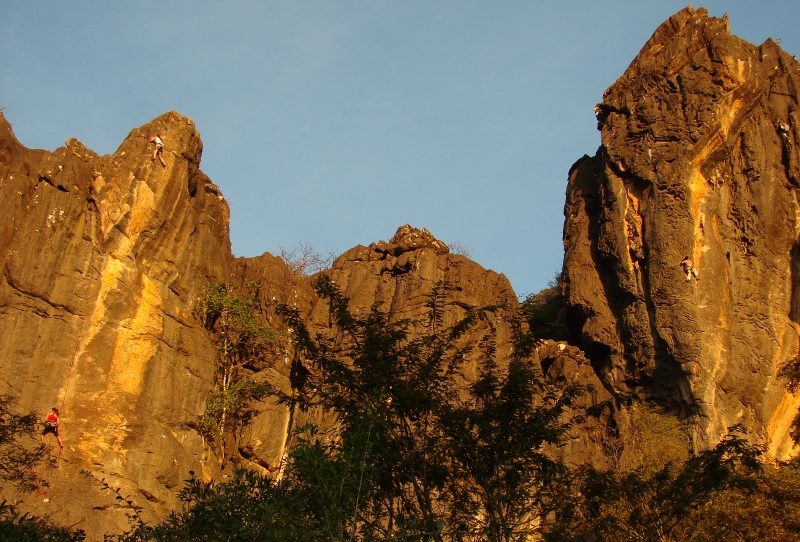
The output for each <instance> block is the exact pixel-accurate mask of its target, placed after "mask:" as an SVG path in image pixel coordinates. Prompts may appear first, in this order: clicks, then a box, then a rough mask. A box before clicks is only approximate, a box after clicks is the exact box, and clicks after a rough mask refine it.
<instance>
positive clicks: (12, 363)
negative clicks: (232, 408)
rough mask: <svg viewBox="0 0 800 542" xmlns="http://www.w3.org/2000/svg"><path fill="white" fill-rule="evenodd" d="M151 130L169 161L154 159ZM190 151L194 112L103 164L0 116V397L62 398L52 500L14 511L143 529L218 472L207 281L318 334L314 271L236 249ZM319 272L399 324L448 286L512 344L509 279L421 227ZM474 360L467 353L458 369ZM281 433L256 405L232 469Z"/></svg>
mask: <svg viewBox="0 0 800 542" xmlns="http://www.w3.org/2000/svg"><path fill="white" fill-rule="evenodd" d="M156 133H158V134H160V135H161V138H162V140H163V141H164V143H165V145H166V150H165V152H164V158H165V161H166V166H164V167H162V166H161V164H160V162H158V161H155V162H154V161H152V160H151V156H152V151H153V147H152V145H151V144H150V143H148V138H149V137H150V136H152V135H155V134H156ZM201 152H202V142H201V140H200V137H199V134H198V133H197V131H196V129H195V127H194V125H193V123H192V121H191V120H189V119H188V118H186V117H183V116H181V115H179V114H177V113H167V114H165V115H162V116H161V117H159V118H157V119H155V120H154V121H152V122H150V123H148V124H146V125H144V126H142V127H140V128H137V129H134V130H133V131H131V133H130V134H129V135H128V137H127V138H126V139H125V141H124V142H123V143H122V145H120V147H119V148H118V149H117V150H116V152H114V153H113V154H112V155H109V156H98V155H96V154H95V153H93V152H92V151H90V150H89V149H87V148H85V147H84V146H83V145H81V144H80V143H79V142H78V141H75V140H70V141H68V142H67V143H66V144H65V146H64V147H62V148H59V149H57V150H56V151H54V152H52V153H50V152H46V151H39V150H30V149H27V148H25V147H23V146H22V145H21V144H20V143H19V142H18V141H17V139H16V138H15V136H14V134H13V132H12V130H11V127H10V126H9V125H8V123H7V122H6V121H5V119H4V118H3V117H2V116H1V115H0V193H2V195H3V197H2V198H0V213H2V216H3V217H4V218H5V220H4V221H3V222H2V223H0V255H2V256H1V257H0V265H2V276H1V277H0V330H1V331H2V333H0V359H2V360H3V361H2V363H0V383H2V384H0V392H3V393H11V394H13V395H14V396H15V397H17V399H18V403H19V406H20V407H21V408H23V409H26V410H35V411H37V412H39V413H41V414H44V413H46V412H48V411H49V409H50V407H51V406H54V405H55V406H58V407H59V408H60V410H61V431H62V438H63V440H64V444H65V449H64V451H63V455H62V456H60V461H59V468H58V469H57V470H53V471H44V472H42V473H40V475H41V476H42V478H44V479H45V480H46V481H47V482H48V484H49V489H48V494H47V501H45V499H44V498H43V497H38V498H37V497H33V496H26V497H24V502H23V503H22V507H23V509H24V510H26V511H29V512H33V513H36V514H51V515H52V517H53V519H54V520H56V521H57V522H59V523H62V524H65V525H74V526H77V527H80V528H83V529H85V530H86V531H87V532H88V533H89V535H90V539H98V540H99V539H102V535H103V534H104V533H110V532H118V531H121V530H125V529H127V528H128V527H129V524H128V517H127V515H128V514H130V513H132V512H133V510H132V508H131V505H130V504H129V502H128V501H130V503H133V504H134V505H135V506H137V507H140V509H139V512H138V513H139V514H140V516H141V517H142V518H143V519H144V520H145V521H155V520H158V519H160V518H162V517H163V516H164V515H165V514H166V513H167V512H168V511H170V510H172V509H174V508H175V507H176V506H177V505H178V502H177V500H176V494H177V491H178V490H179V489H180V488H181V487H182V486H183V481H184V480H185V479H186V478H188V477H189V472H190V471H193V472H195V474H196V475H198V476H200V477H202V478H205V479H209V478H212V477H218V476H220V475H221V474H222V473H220V471H219V467H218V462H217V461H216V460H215V458H214V457H213V456H212V455H211V454H210V452H209V450H208V448H207V447H206V446H204V445H203V442H202V440H201V438H200V436H199V435H198V433H197V431H196V430H195V429H193V428H192V427H193V425H194V424H195V423H196V422H197V419H198V416H199V415H200V414H202V413H203V411H204V410H205V402H206V400H207V399H208V397H209V395H210V392H211V390H212V388H213V384H214V367H215V356H216V352H215V350H214V348H213V345H212V343H211V341H210V339H209V337H208V336H207V334H206V332H205V331H204V330H203V329H202V327H201V326H200V323H199V322H198V321H197V320H196V319H195V318H194V317H193V316H192V306H193V304H194V302H195V300H196V299H197V296H198V295H199V294H200V293H201V291H202V290H203V288H204V287H205V286H206V285H208V284H210V283H220V282H229V283H237V282H238V281H242V280H256V281H257V282H259V283H260V285H261V293H262V295H263V296H264V299H265V300H266V301H267V303H266V304H265V306H266V307H267V313H268V317H269V318H270V321H271V323H272V324H273V325H274V326H275V327H277V328H279V329H281V326H282V323H281V322H280V320H279V319H278V318H277V317H276V316H275V314H274V312H273V311H272V309H274V307H275V305H276V304H278V303H286V304H289V305H293V306H296V307H297V308H298V309H299V310H300V311H301V313H302V314H303V315H304V316H305V318H306V319H307V321H308V326H309V328H311V329H316V330H318V331H322V332H326V330H328V326H329V321H328V316H329V314H328V309H327V305H326V302H324V301H322V300H320V299H318V298H317V296H316V294H315V292H314V290H313V288H312V286H311V278H309V277H302V276H299V275H296V274H293V273H292V272H291V271H290V270H289V268H288V267H287V265H286V264H285V262H283V260H281V259H280V258H276V257H274V256H271V255H269V254H264V255H262V256H260V257H257V258H238V259H235V258H234V257H233V256H232V255H231V251H230V242H229V238H228V218H229V216H228V207H227V204H226V202H225V200H224V199H223V197H222V195H221V193H220V191H219V189H218V188H217V187H216V186H215V185H214V184H213V183H212V182H211V181H210V180H209V179H208V178H207V177H206V176H205V175H204V174H203V173H202V172H201V171H200V169H199V164H200V156H201ZM326 273H327V274H328V275H329V276H330V277H331V278H332V279H333V280H334V281H335V282H336V284H337V285H338V286H339V288H340V290H341V291H342V293H343V294H344V295H346V296H348V297H350V298H351V299H352V302H351V310H352V311H354V312H356V313H358V311H367V310H369V309H370V308H371V307H372V306H373V305H375V304H376V303H377V304H378V305H379V306H380V307H381V308H382V309H383V310H384V311H386V312H388V313H389V314H390V315H391V318H397V319H399V318H416V317H419V316H421V315H423V313H424V310H425V309H424V303H425V301H426V300H427V299H428V296H429V295H430V292H431V290H432V288H433V287H434V285H436V284H440V283H441V284H445V283H446V284H448V285H449V286H448V288H447V289H446V294H445V295H444V296H443V303H444V306H445V310H444V320H445V323H452V322H455V321H456V320H457V319H459V318H461V317H462V316H463V315H464V314H465V311H466V310H467V309H468V308H470V307H478V306H483V305H490V304H491V305H500V308H498V309H497V310H495V311H494V312H493V313H491V314H490V315H489V316H488V317H487V318H486V319H483V320H482V321H481V322H480V324H479V326H478V330H477V331H478V332H480V333H483V332H486V331H487V330H492V331H494V332H495V333H496V335H497V344H498V350H500V351H509V350H510V348H511V344H510V338H511V335H512V325H513V321H514V318H513V316H514V315H515V314H516V311H517V299H516V296H515V295H514V292H513V291H512V289H511V286H510V284H509V283H508V280H507V279H506V278H505V277H504V276H503V275H498V274H497V273H495V272H493V271H490V270H486V269H483V268H482V267H480V266H479V265H477V264H475V263H474V262H471V261H469V260H468V259H466V258H464V257H463V256H458V255H452V254H449V249H448V247H447V246H446V245H445V244H444V243H442V242H441V241H438V240H437V239H435V238H434V237H433V236H432V235H431V234H430V233H429V232H428V231H427V230H424V229H422V230H420V229H415V228H412V227H411V226H403V227H401V228H400V229H399V230H398V232H397V234H396V235H395V237H394V238H393V239H392V240H390V241H389V242H380V243H375V244H373V245H370V246H369V247H363V246H358V247H355V248H353V249H352V250H350V251H348V252H346V253H345V254H343V255H342V256H341V257H340V258H339V259H338V260H337V261H336V262H334V265H333V267H332V269H330V270H328V271H326ZM477 336H478V334H477V333H476V337H477ZM291 354H292V353H291V343H290V341H288V340H287V345H286V348H285V350H284V352H282V353H278V354H277V355H276V356H275V359H270V360H265V363H264V367H262V368H261V369H260V370H259V372H258V373H256V374H254V375H253V376H254V378H256V379H265V380H269V381H270V382H272V383H273V384H275V385H276V386H277V387H279V388H281V389H282V390H284V391H287V392H288V391H289V390H290V385H289V373H290V360H291ZM585 365H587V364H585ZM587 366H588V365H587ZM476 369H477V367H476V366H474V364H472V365H470V360H466V362H465V377H467V378H469V376H470V375H469V373H470V371H472V372H473V373H474V371H475V370H476ZM301 416H303V417H305V418H311V419H314V420H315V421H318V420H319V419H320V418H322V413H320V412H310V413H306V414H302V415H301ZM296 423H301V422H300V421H299V420H298V421H297V422H296ZM291 425H292V419H291V415H290V413H289V412H288V411H287V409H286V408H285V407H283V406H281V405H278V404H277V403H276V402H272V403H270V402H267V404H265V405H263V408H262V410H261V413H260V414H259V415H258V416H257V417H256V418H255V419H254V420H253V423H252V424H251V425H250V426H248V428H247V430H246V431H245V433H244V435H243V437H242V440H241V443H240V448H239V452H240V453H241V456H242V457H241V461H243V462H247V463H248V464H250V465H252V466H253V467H256V468H263V469H265V470H266V471H268V472H273V473H274V472H276V471H277V470H278V469H279V465H280V461H281V458H282V457H283V455H284V452H285V447H286V444H287V441H288V435H289V433H290V430H291V429H292V427H291ZM49 442H51V444H52V446H54V447H55V446H56V444H55V442H54V441H49ZM53 453H54V455H55V454H57V450H55V448H54V451H53ZM118 496H121V497H123V499H122V500H120V499H119V498H118Z"/></svg>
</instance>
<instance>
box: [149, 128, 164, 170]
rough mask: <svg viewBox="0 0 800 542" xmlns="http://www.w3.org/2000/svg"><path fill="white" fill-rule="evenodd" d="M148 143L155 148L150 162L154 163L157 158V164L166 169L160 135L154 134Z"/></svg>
mask: <svg viewBox="0 0 800 542" xmlns="http://www.w3.org/2000/svg"><path fill="white" fill-rule="evenodd" d="M148 141H149V142H150V143H152V144H154V145H155V146H156V148H155V149H153V157H152V158H151V159H150V161H151V162H154V161H155V159H156V158H158V160H159V162H161V165H162V166H163V167H167V163H166V162H165V161H164V157H163V156H162V154H163V153H164V142H163V141H161V134H156V135H154V136H153V137H151V138H150V139H149V140H148Z"/></svg>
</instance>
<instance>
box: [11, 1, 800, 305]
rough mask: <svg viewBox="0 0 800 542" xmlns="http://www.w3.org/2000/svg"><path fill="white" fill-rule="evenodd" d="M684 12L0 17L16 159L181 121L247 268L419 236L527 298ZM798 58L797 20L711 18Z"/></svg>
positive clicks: (719, 5)
mask: <svg viewBox="0 0 800 542" xmlns="http://www.w3.org/2000/svg"><path fill="white" fill-rule="evenodd" d="M685 5H686V4H685V3H684V2H678V1H671V0H658V1H656V0H651V1H647V0H618V1H615V0H609V1H604V2H597V1H593V2H591V1H588V0H586V1H583V0H581V1H577V0H576V1H564V2H536V1H533V0H528V1H489V0H487V1H483V2H478V1H471V0H458V1H456V0H452V1H451V0H429V1H417V0H395V1H386V0H369V1H368V0H359V1H356V0H348V1H344V0H342V1H335V0H309V1H303V0H284V1H278V0H269V1H261V2H258V1H236V0H232V1H227V2H210V1H204V2H201V1H197V0H194V1H188V0H185V1H162V2H154V1H150V0H146V1H141V2H88V1H79V0H73V1H70V2H63V1H49V2H48V1H37V2H23V1H12V0H0V8H2V9H0V13H2V17H0V35H2V36H3V43H4V54H3V55H2V57H0V107H3V106H5V108H6V109H5V110H4V111H3V112H4V114H5V115H6V118H7V119H8V120H9V121H10V122H11V123H12V125H13V128H14V131H15V133H16V134H17V137H18V138H19V139H20V141H21V142H22V143H23V144H24V145H26V146H27V147H31V148H43V149H49V150H53V149H55V148H57V147H59V146H60V145H62V144H63V142H64V141H66V140H67V139H68V138H70V137H76V138H78V139H79V140H80V141H82V142H83V143H84V144H86V145H87V146H89V147H90V148H92V149H94V150H95V151H96V152H98V153H100V154H106V153H111V152H113V151H114V150H115V149H116V147H117V146H118V145H119V144H120V143H121V142H122V140H123V139H124V137H125V136H126V135H127V133H128V132H129V131H130V130H131V129H132V128H134V127H136V126H139V125H142V124H144V123H146V122H149V121H150V120H152V119H153V118H154V117H156V116H158V115H160V114H161V113H164V112H166V111H170V110H176V111H178V112H180V113H182V114H184V115H187V116H189V117H191V118H192V119H194V121H195V123H196V125H197V127H198V129H199V130H200V133H201V136H202V138H203V141H204V145H205V146H204V151H203V162H202V164H201V167H202V169H203V170H204V171H205V172H206V173H207V174H208V175H209V176H210V177H211V178H212V179H213V180H214V182H216V183H217V184H218V185H219V186H220V187H221V189H222V191H223V193H224V194H225V197H226V198H227V200H228V202H229V204H230V207H231V237H232V242H233V250H234V253H235V254H236V255H240V256H253V255H257V254H260V253H262V252H264V251H269V252H272V253H276V254H277V253H279V252H280V250H281V248H285V249H291V248H292V247H295V246H297V245H298V244H300V243H305V244H310V245H312V246H314V247H315V248H316V249H317V250H318V251H320V252H321V253H328V252H342V251H344V250H346V249H348V248H350V247H352V246H354V245H356V244H369V243H371V242H374V241H380V240H388V239H389V238H390V237H391V236H392V235H393V234H394V231H395V229H396V228H397V227H399V226H401V225H403V224H405V223H410V224H412V225H414V226H417V227H426V228H428V229H429V230H431V232H432V233H433V234H434V235H435V236H436V237H437V238H439V239H441V240H442V241H444V242H446V243H451V244H457V245H460V246H461V247H464V248H466V249H467V250H468V251H469V253H470V255H471V257H472V259H474V260H475V261H477V262H478V263H480V264H481V265H483V266H484V267H487V268H491V269H494V270H495V271H498V272H502V273H505V274H506V276H508V278H509V279H510V280H511V283H512V285H513V287H514V290H515V291H516V292H517V294H519V295H524V294H526V293H530V292H535V291H538V290H539V289H541V288H542V287H544V286H545V285H546V284H547V283H548V281H550V280H551V279H552V278H553V277H554V275H555V274H556V272H557V271H559V270H560V267H561V259H562V256H563V249H562V243H561V230H562V226H563V204H564V191H565V187H566V177H567V172H568V170H569V168H570V166H571V165H572V164H573V163H574V162H575V161H576V160H577V159H578V158H580V157H581V156H583V155H584V154H589V155H593V154H594V152H595V151H596V149H597V146H598V145H599V142H600V141H599V134H598V132H597V130H596V123H595V119H594V115H593V112H592V107H593V105H594V104H595V103H596V102H598V101H600V99H601V97H602V95H603V91H604V90H605V89H606V88H607V87H608V86H610V85H611V84H612V83H613V82H614V81H615V80H616V79H617V78H618V77H619V76H620V75H621V74H622V72H623V71H624V70H625V68H626V67H627V66H628V64H629V63H630V62H631V60H633V58H634V56H635V55H636V53H637V52H638V51H639V49H640V48H641V47H642V45H644V43H645V41H646V40H647V39H648V38H649V37H650V35H651V34H652V33H653V31H654V30H655V29H656V27H657V26H658V25H659V24H660V23H661V22H663V21H664V20H665V19H666V18H668V17H669V16H670V15H672V14H673V13H674V12H676V11H678V10H679V9H681V8H682V7H684V6H685ZM701 5H702V6H704V7H706V8H708V10H709V13H710V14H711V15H714V16H722V15H723V14H724V13H726V12H727V13H728V14H729V17H730V22H731V29H732V32H733V33H734V34H736V35H738V36H740V37H742V38H744V39H746V40H748V41H750V42H753V43H756V44H758V43H761V42H763V41H764V40H765V39H766V38H767V37H771V38H773V39H776V40H781V45H782V47H783V48H784V49H785V50H786V51H787V52H789V53H791V54H798V53H800V33H798V27H797V25H798V21H800V2H797V1H796V0H792V1H770V0H762V1H760V2H758V3H756V2H754V1H749V0H748V1H744V0H743V1H740V2H719V1H713V2H706V3H704V4H695V7H699V6H701Z"/></svg>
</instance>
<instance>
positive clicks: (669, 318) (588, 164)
mask: <svg viewBox="0 0 800 542" xmlns="http://www.w3.org/2000/svg"><path fill="white" fill-rule="evenodd" d="M799 89H800V66H798V63H797V62H796V61H795V59H794V58H793V57H791V56H789V55H787V54H786V53H785V52H783V51H781V49H780V48H779V47H778V46H777V45H776V44H775V43H774V42H772V41H769V40H768V41H766V42H765V43H763V44H762V45H760V46H758V47H756V46H754V45H751V44H748V43H746V42H744V41H742V40H740V39H738V38H736V37H734V36H731V35H730V33H729V29H728V21H727V19H726V18H722V19H719V18H714V17H709V16H708V15H707V13H706V11H705V10H703V9H698V10H693V9H692V8H690V7H689V8H686V9H684V10H682V11H680V12H679V13H677V14H676V15H674V16H673V17H671V18H670V19H669V20H668V21H666V22H665V23H664V24H663V25H661V27H659V28H658V29H657V30H656V32H655V34H653V36H652V37H651V38H650V40H649V41H648V42H647V43H646V44H645V46H644V47H643V48H642V50H641V51H640V53H639V54H638V56H637V57H636V58H635V59H634V61H633V62H632V63H631V65H630V66H629V67H628V69H627V70H626V72H625V73H624V74H623V75H622V77H621V78H620V79H619V80H618V81H617V82H616V83H614V84H613V85H612V86H611V87H610V88H609V89H608V90H607V91H606V93H605V94H604V96H603V102H602V103H601V104H598V107H597V109H596V111H597V116H598V121H599V124H598V127H599V128H600V129H601V132H602V145H601V147H600V149H599V150H598V152H597V154H596V155H595V156H594V157H591V158H590V157H584V158H583V159H581V160H579V161H578V162H577V163H576V164H575V165H574V166H573V168H572V170H571V171H570V174H569V184H568V188H567V201H566V205H565V226H564V245H565V256H564V283H563V286H564V291H565V293H566V295H567V297H568V303H569V309H568V321H569V325H570V327H571V329H572V332H573V334H574V335H575V340H576V341H577V342H578V344H580V345H581V346H582V347H583V349H584V350H585V351H586V353H587V354H588V355H589V357H590V358H591V360H592V364H593V366H594V367H595V369H596V371H597V372H598V374H600V375H601V378H602V379H603V382H604V383H605V385H606V386H607V388H608V389H609V390H611V391H613V392H614V393H615V394H617V395H622V394H626V393H633V392H641V391H642V390H644V391H645V393H646V394H648V395H651V396H656V397H659V398H660V399H661V400H663V401H666V402H669V403H671V404H672V406H674V407H676V408H678V409H680V410H681V411H682V412H683V413H684V414H686V415H689V416H690V419H691V420H692V421H693V439H694V442H695V446H696V447H698V448H704V447H707V446H709V445H713V444H715V443H716V442H717V441H718V440H719V438H720V437H721V436H723V435H724V434H725V433H726V432H727V431H728V430H729V429H730V428H731V427H732V426H733V425H735V424H742V425H744V426H745V427H746V428H747V429H748V430H749V431H750V432H751V434H753V435H756V436H757V437H758V438H759V439H760V441H761V442H763V443H765V444H767V445H768V449H769V451H770V452H771V453H772V454H774V455H776V456H778V457H785V456H787V455H788V454H790V453H791V452H792V442H791V439H790V437H789V429H790V424H791V422H792V420H793V419H794V417H795V415H796V414H797V408H798V406H800V396H793V395H791V394H789V393H788V392H787V391H786V388H785V383H784V382H783V381H782V380H781V379H780V378H778V377H777V373H778V371H779V368H780V366H781V365H782V364H783V363H784V362H785V361H786V360H787V359H790V358H792V357H794V356H795V355H796V354H797V351H798V326H797V324H798V318H800V312H799V311H798V309H799V308H800V305H798V291H800V290H799V289H798V286H799V285H800V278H799V274H798V270H799V269H800V251H799V250H798V232H799V231H800V221H799V220H798V216H800V215H798V211H800V208H799V207H798V188H800V162H799V161H798V160H800V146H798V143H797V142H798V138H800V111H798V102H799V101H800V93H799ZM685 256H688V257H689V258H690V259H691V260H692V261H693V262H694V267H695V268H696V269H697V270H698V272H699V281H698V282H695V281H694V280H690V281H688V282H687V280H686V276H685V274H684V272H683V270H682V269H681V267H680V266H679V262H681V260H682V259H683V258H684V257H685Z"/></svg>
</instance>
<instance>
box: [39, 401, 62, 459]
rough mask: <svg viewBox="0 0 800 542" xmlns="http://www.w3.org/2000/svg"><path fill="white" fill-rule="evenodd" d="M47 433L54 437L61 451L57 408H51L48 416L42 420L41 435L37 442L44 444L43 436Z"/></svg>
mask: <svg viewBox="0 0 800 542" xmlns="http://www.w3.org/2000/svg"><path fill="white" fill-rule="evenodd" d="M48 433H53V435H55V437H56V440H57V441H58V446H59V448H61V449H62V450H63V449H64V443H63V442H61V437H60V436H59V435H58V408H56V407H53V408H52V409H51V410H50V414H48V415H47V418H45V420H44V429H42V435H41V436H40V437H39V442H41V443H42V444H44V436H45V435H46V434H48Z"/></svg>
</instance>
